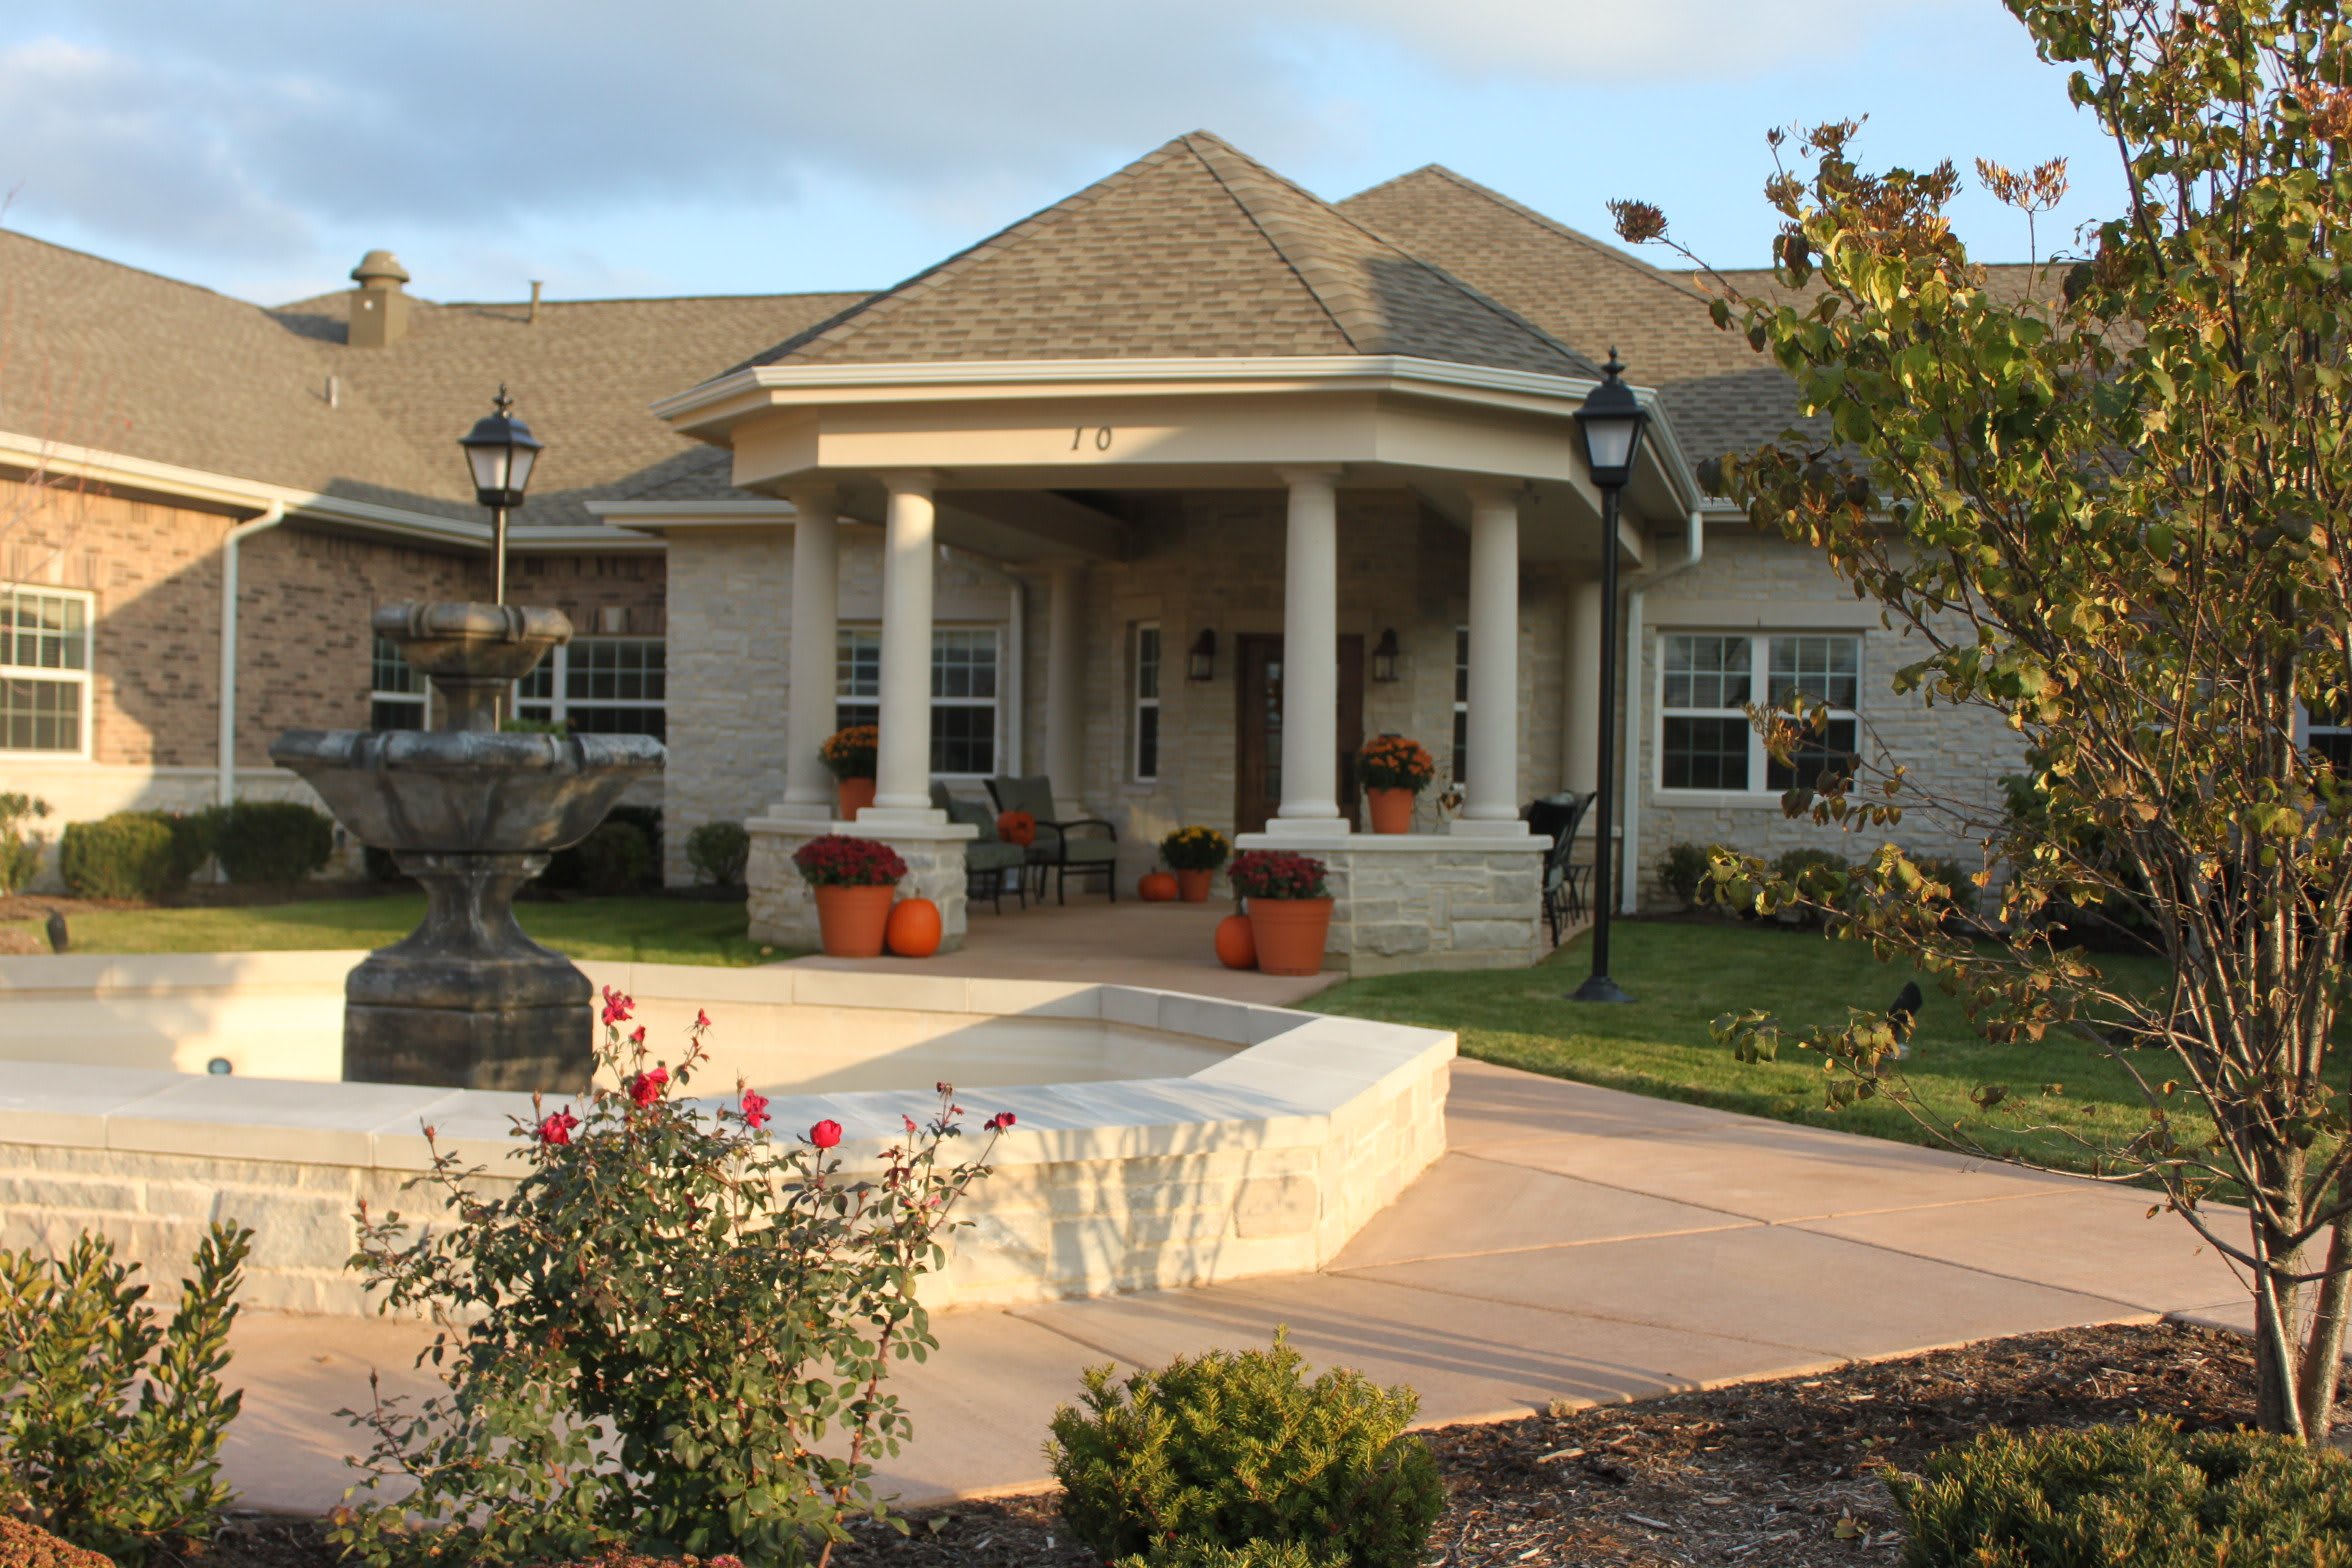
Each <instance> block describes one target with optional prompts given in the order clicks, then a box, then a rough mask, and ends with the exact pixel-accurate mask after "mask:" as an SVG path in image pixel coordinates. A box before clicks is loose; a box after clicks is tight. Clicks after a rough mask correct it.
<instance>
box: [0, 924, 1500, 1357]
mask: <svg viewBox="0 0 2352 1568" xmlns="http://www.w3.org/2000/svg"><path fill="white" fill-rule="evenodd" d="M19 962H35V960H20V961H19ZM614 967H623V968H627V967H632V966H597V970H596V972H597V974H598V975H599V976H600V977H606V978H611V976H609V975H608V973H607V971H608V969H609V968H614ZM811 974H812V975H813V976H815V977H817V978H820V979H821V980H822V981H823V982H824V985H825V991H826V995H827V996H828V997H829V998H830V999H831V1000H832V1003H833V1005H836V1006H854V1005H859V1004H858V1003H857V1001H856V999H855V997H854V996H853V994H852V993H853V992H854V991H855V990H856V988H857V987H859V986H863V987H866V988H867V994H868V1000H867V1001H866V1002H865V1003H864V1004H863V1005H870V1006H877V1007H886V1008H892V1009H899V1010H904V1009H910V1008H911V1009H924V1008H941V1009H945V1010H948V1011H953V1012H965V1011H970V1012H979V1013H986V1014H991V1015H998V1016H1021V1015H1025V1016H1031V1017H1064V1018H1071V1017H1076V1018H1101V1019H1105V1020H1109V1021H1112V1022H1117V1023H1120V1024H1124V1025H1127V1026H1131V1027H1135V1028H1142V1029H1158V1030H1166V1031H1169V1032H1171V1033H1175V1034H1181V1035H1186V1036H1190V1037H1195V1038H1203V1039H1209V1040H1216V1041H1221V1042H1223V1043H1226V1044H1229V1045H1232V1046H1234V1047H1236V1050H1235V1052H1234V1054H1233V1055H1231V1056H1229V1057H1227V1058H1226V1059H1225V1060H1223V1061H1221V1062H1219V1063H1217V1064H1216V1065H1214V1066H1211V1067H1208V1068H1206V1069H1203V1070H1202V1071H1200V1072H1197V1073H1195V1074H1193V1075H1191V1076H1190V1077H1184V1078H1160V1079H1148V1080H1129V1081H1123V1082H1108V1083H1073V1084H1063V1085H1055V1086H1046V1087H1040V1088H1011V1089H1004V1090H982V1091H975V1092H974V1096H973V1099H974V1102H975V1113H976V1115H984V1114H987V1113H988V1112H990V1111H993V1110H996V1109H1010V1110H1012V1111H1014V1112H1015V1113H1016V1114H1017V1115H1018V1117H1019V1127H1018V1130H1017V1131H1016V1133H1015V1134H1014V1135H1012V1136H1010V1137H1008V1138H1007V1139H1006V1140H1005V1141H1004V1142H1003V1143H1002V1144H1001V1145H1000V1146H999V1147H998V1150H997V1152H996V1156H995V1160H994V1164H995V1167H996V1168H995V1174H994V1175H992V1176H991V1177H990V1178H989V1179H988V1180H987V1181H986V1182H984V1183H982V1184H981V1185H980V1186H979V1187H977V1188H975V1189H974V1191H973V1193H972V1194H971V1196H970V1198H969V1199H968V1200H967V1207H966V1208H965V1210H964V1217H965V1218H968V1219H970V1220H971V1221H972V1222H973V1224H972V1226H971V1227H970V1228H969V1229H966V1230H963V1231H960V1232H958V1233H956V1235H955V1236H954V1237H953V1239H952V1241H951V1243H950V1261H949V1263H948V1266H947V1268H946V1269H945V1271H944V1272H943V1273H942V1274H940V1275H938V1276H935V1277H934V1278H933V1279H932V1280H931V1281H929V1282H928V1283H927V1284H926V1285H925V1287H924V1294H925V1297H926V1300H927V1301H928V1303H929V1304H930V1305H932V1306H935V1307H938V1306H949V1305H975V1304H1013V1303H1019V1302H1031V1301H1042V1300H1051V1299H1054V1298H1056V1297H1063V1296H1076V1295H1091V1294H1098V1293H1105V1292H1110V1291H1117V1290H1134V1289H1144V1288H1151V1287H1160V1286H1174V1285H1191V1284H1206V1283H1212V1282H1215V1281H1220V1280H1232V1279H1241V1278H1247V1277H1249V1276H1252V1275H1259V1274H1270V1273H1285V1272H1304V1271H1306V1270H1310V1269H1314V1268H1318V1267H1321V1266H1322V1265H1324V1264H1325V1263H1328V1262H1329V1261H1330V1260H1331V1259H1332V1258H1333V1257H1335V1256H1336V1255H1337V1254H1338V1252H1339V1251H1340V1249H1341V1248H1342V1247H1344V1246H1345V1245H1346V1244H1347V1242H1348V1240H1349V1239H1350V1238H1351V1237H1353V1236H1354V1235H1355V1233H1356V1231H1357V1230H1358V1229H1359V1228H1361V1226H1362V1225H1363V1224H1364V1222H1365V1221H1366V1220H1368V1219H1369V1218H1370V1217H1371V1216H1372V1215H1373V1214H1375V1213H1377V1212H1379V1210H1381V1209H1382V1208H1384V1207H1385V1206H1387V1205H1388V1204H1389V1203H1390V1202H1392V1201H1393V1200H1394V1199H1395V1198H1396V1197H1397V1196H1398V1194H1400V1193H1401V1192H1402V1191H1403V1190H1404V1189H1405V1188H1406V1187H1407V1186H1409V1185H1411V1183H1412V1182H1413V1180H1414V1179H1415V1178H1416V1177H1418V1176H1419V1175H1420V1173H1421V1172H1422V1171H1424V1170H1425V1169H1427V1168H1428V1166H1429V1165H1430V1164H1431V1163H1433V1162H1434V1161H1435V1160H1436V1159H1437V1158H1438V1157H1439V1155H1441V1154H1442V1153H1444V1150H1445V1121H1444V1117H1445V1100H1446V1087H1447V1080H1448V1074H1449V1067H1450V1062H1451V1058H1452V1056H1453V1054H1454V1039H1453V1036H1452V1035H1450V1034H1439V1033H1435V1032H1432V1031H1429V1030H1422V1029H1410V1028H1405V1027H1403V1026H1400V1025H1393V1024H1381V1023H1373V1022H1369V1021H1366V1020H1361V1019H1349V1018H1318V1017H1311V1016H1309V1015H1305V1014H1300V1013H1292V1012H1286V1011H1283V1010H1281V1009H1276V1008H1265V1007H1253V1006H1248V1005H1245V1004H1241V1003H1234V1002H1224V1001H1218V1000H1213V999H1210V998H1204V997H1197V996H1187V995H1182V994H1178V993H1173V992H1159V991H1148V990H1142V989H1137V988H1131V987H1120V986H1094V985H1083V984H1057V983H1045V982H1015V981H988V980H970V981H965V980H958V979H952V978H945V977H941V978H934V977H905V976H865V975H856V974H850V973H841V972H832V971H812V972H811ZM633 976H634V978H631V977H630V976H626V975H624V976H620V977H619V978H620V979H621V980H622V982H623V983H624V984H626V985H628V986H629V987H630V988H632V989H634V990H636V991H637V992H638V993H639V995H640V996H641V998H642V997H643V996H645V995H646V994H647V993H648V992H649V991H650V990H651V988H652V986H653V985H654V984H655V983H657V981H656V977H659V978H658V983H659V984H661V985H663V986H665V987H667V988H668V989H667V993H666V994H668V995H671V996H674V997H678V998H689V999H695V1000H709V1001H710V1003H711V1006H712V1007H713V1009H714V1010H716V1009H718V1008H719V1007H720V1006H721V1005H722V1003H723V1002H724V1000H725V993H728V992H730V991H743V992H745V993H747V994H748V993H758V994H760V995H762V996H763V997H766V998H767V999H768V1000H770V1001H773V1000H776V999H777V996H776V995H773V994H771V993H778V992H781V995H782V996H783V997H784V998H786V999H788V998H789V995H790V987H791V986H792V985H793V984H794V983H795V977H794V976H793V975H792V972H791V971H789V970H768V971H757V970H754V971H741V972H736V971H714V972H697V971H681V970H679V969H677V968H675V967H670V966H655V965H637V966H633ZM714 976H716V977H717V978H714ZM927 1098H928V1090H927V1089H925V1090H919V1091H918V1090H915V1089H909V1090H907V1091H902V1092H889V1093H885V1092H872V1091H869V1092H861V1093H849V1094H833V1095H827V1096H824V1097H822V1098H820V1099H812V1100H809V1101H806V1102H796V1101H794V1100H792V1099H790V1098H786V1097H782V1096H779V1097H778V1098H777V1099H776V1101H775V1104H774V1107H773V1110H774V1113H775V1115H776V1116H777V1118H778V1120H779V1122H780V1124H782V1125H784V1126H787V1127H795V1126H799V1125H801V1124H803V1123H804V1122H806V1121H809V1120H813V1119H815V1118H816V1117H818V1116H831V1117H834V1118H836V1119H838V1120H840V1121H841V1122H842V1123H843V1124H844V1125H845V1126H846V1127H847V1128H848V1130H849V1136H848V1137H847V1138H846V1139H845V1140H844V1141H843V1143H842V1145H841V1148H840V1151H839V1152H840V1156H841V1158H842V1159H843V1161H844V1164H845V1170H846V1173H847V1175H848V1177H849V1179H851V1180H857V1179H864V1178H868V1177H871V1176H874V1175H878V1174H879V1171H880V1169H881V1165H882V1158H881V1151H882V1149H883V1147H884V1145H885V1142H886V1141H887V1140H888V1139H889V1138H893V1137H895V1136H896V1135H897V1128H898V1125H899V1124H898V1113H899V1112H900V1111H902V1110H904V1109H905V1108H907V1106H909V1105H910V1104H914V1105H919V1104H920V1103H921V1102H922V1101H924V1100H926V1099H927ZM530 1107H531V1102H530V1098H529V1097H528V1096H526V1095H521V1094H498V1093H487V1092H478V1091H457V1090H441V1089H432V1088H413V1087H407V1086H401V1085H389V1084H342V1083H298V1082H290V1081H285V1080H269V1079H248V1078H237V1079H224V1078H209V1077H205V1076H202V1075H188V1074H177V1073H169V1072H161V1071H142V1070H137V1069H125V1068H119V1067H107V1068H100V1067H88V1066H78V1065H71V1064H43V1065H42V1067H41V1068H40V1070H39V1071H38V1072H36V1073H31V1074H27V1075H25V1076H24V1077H23V1079H22V1080H21V1081H19V1082H18V1083H17V1085H16V1086H15V1087H14V1088H11V1089H9V1090H7V1091H6V1092H5V1093H4V1094H0V1246H5V1247H11V1248H23V1247H33V1248H36V1249H40V1250H43V1251H49V1250H55V1249H62V1248H63V1247H65V1246H68V1245H70V1244H71V1242H72V1239H73V1238H74V1237H75V1236H77V1235H78V1234H80V1233H81V1232H83V1231H84V1230H96V1231H99V1232H102V1233H103V1234H106V1235H108V1236H110V1237H112V1238H113V1239H114V1240H115V1242H116V1244H117V1245H118V1247H119V1248H120V1249H121V1250H122V1252H123V1254H124V1256H125V1257H126V1258H127V1259H129V1260H131V1261H136V1262H138V1263H140V1264H142V1265H143V1266H144V1267H145V1268H146V1270H147V1271H148V1275H149V1277H150V1278H151V1279H153V1280H154V1281H156V1282H157V1283H158V1284H159V1285H164V1286H168V1283H169V1282H171V1281H174V1280H177V1279H178V1278H180V1277H181V1274H182V1272H183V1270H184V1268H185V1265H186V1262H187V1259H188V1257H189V1255H190V1254H191V1253H192V1252H193V1251H194V1249H195V1246H196V1244H197V1242H198V1241H199V1240H200V1239H201V1237H202V1235H203V1233H204V1228H205V1226H206V1225H207V1223H209V1222H210V1221H212V1220H214V1219H221V1220H229V1221H235V1222H237V1223H240V1224H245V1225H250V1226H252V1227H253V1228H254V1230H255V1231H256V1233H257V1234H256V1238H255V1246H254V1252H253V1255H252V1258H251V1260H250V1262H249V1263H248V1265H247V1269H246V1274H247V1280H246V1285H245V1289H244V1293H243V1297H242V1299H243V1300H244V1302H245V1303H246V1304H247V1305H249V1306H253V1307H257V1308H267V1309H276V1310H287V1311H298V1312H321V1313H337V1314H346V1315H359V1314H363V1313H367V1312H371V1311H372V1310H373V1306H372V1304H371V1303H370V1302H369V1301H368V1300H367V1299H366V1298H365V1295H364V1293H363V1291H362V1290H361V1288H360V1285H359V1282H358V1281H357V1279H356V1278H355V1277H354V1276H352V1275H350V1274H349V1273H348V1272H346V1270H345V1268H344V1260H345V1259H346V1258H348V1257H349V1255H350V1254H351V1252H352V1250H353V1244H354V1240H355V1237H354V1232H353V1223H352V1217H353V1211H354V1209H355V1208H356V1206H357V1205H358V1203H359V1202H361V1201H362V1200H365V1201H366V1202H367V1203H368V1204H369V1205H370V1206H371V1208H374V1209H377V1210H379V1211H380V1210H383V1209H386V1208H397V1209H399V1210H400V1211H401V1212H402V1213H403V1214H405V1215H408V1216H409V1217H410V1218H411V1219H412V1220H415V1221H417V1222H420V1223H439V1222H441V1221H442V1220H443V1219H444V1218H445V1214H444V1212H443V1211H442V1210H441V1208H440V1207H439V1205H437V1204H436V1203H435V1202H434V1201H433V1199H432V1198H431V1196H430V1195H429V1194H427V1193H425V1192H423V1191H421V1190H420V1191H404V1190H403V1188H404V1184H405V1183H406V1182H407V1181H408V1180H409V1179H410V1178H411V1177H413V1176H415V1175H417V1174H418V1173H420V1172H422V1171H424V1170H426V1169H427V1168H428V1165H429V1161H430V1154H429V1150H428V1147H427V1144H426V1140H425V1138H424V1136H423V1134H422V1131H421V1128H422V1126H423V1125H424V1124H427V1123H430V1124H431V1125H433V1126H434V1128H435V1129H436V1132H437V1134H438V1136H439V1138H440V1141H441V1144H442V1146H443V1147H445V1148H453V1149H455V1150H456V1151H457V1152H458V1153H459V1154H460V1156H461V1157H462V1158H463V1159H464V1160H465V1162H466V1163H468V1164H481V1165H487V1166H490V1167H491V1168H493V1169H495V1168H496V1167H497V1165H498V1164H499V1163H500V1162H501V1161H502V1159H503V1156H504V1153H505V1151H506V1150H508V1149H511V1148H512V1147H514V1142H513V1132H512V1119H513V1118H514V1117H516V1116H527V1115H528V1112H529V1110H530ZM505 1179H506V1178H503V1177H492V1178H490V1180H491V1181H492V1182H493V1183H496V1182H499V1181H503V1180H505Z"/></svg>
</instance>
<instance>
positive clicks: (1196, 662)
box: [1184, 627, 1217, 681]
mask: <svg viewBox="0 0 2352 1568" xmlns="http://www.w3.org/2000/svg"><path fill="white" fill-rule="evenodd" d="M1184 677H1185V679H1187V680H1194V681H1213V680H1215V679H1216V678H1217V634H1216V633H1215V632H1213V631H1210V630H1209V629H1208V628H1206V627H1203V628H1202V629H1201V634H1200V635H1199V636H1198V637H1195V638H1194V639H1193V640H1192V652H1190V653H1188V654H1186V655H1185V656H1184Z"/></svg>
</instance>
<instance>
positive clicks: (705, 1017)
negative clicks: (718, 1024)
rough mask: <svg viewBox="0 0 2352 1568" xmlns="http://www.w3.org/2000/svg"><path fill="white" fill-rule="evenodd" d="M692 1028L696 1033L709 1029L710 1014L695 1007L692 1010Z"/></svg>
mask: <svg viewBox="0 0 2352 1568" xmlns="http://www.w3.org/2000/svg"><path fill="white" fill-rule="evenodd" d="M694 1027H695V1029H696V1030H698V1031H699V1030H703V1029H708V1028H709V1027H710V1014H708V1013H706V1012H704V1011H703V1010H702V1009H701V1008H699V1007H697V1008H696V1009H695V1010H694Z"/></svg>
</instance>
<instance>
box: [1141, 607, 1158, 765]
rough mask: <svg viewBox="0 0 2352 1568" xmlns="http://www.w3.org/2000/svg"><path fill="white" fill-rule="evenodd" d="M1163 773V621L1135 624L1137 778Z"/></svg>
mask: <svg viewBox="0 0 2352 1568" xmlns="http://www.w3.org/2000/svg"><path fill="white" fill-rule="evenodd" d="M1159 776H1160V623H1159V622H1157V621H1139V622H1137V623H1136V627H1135V781H1136V782H1137V783H1138V784H1149V783H1151V782H1152V781H1154V780H1156V779H1157V778H1158V777H1159Z"/></svg>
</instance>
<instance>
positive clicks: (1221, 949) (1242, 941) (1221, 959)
mask: <svg viewBox="0 0 2352 1568" xmlns="http://www.w3.org/2000/svg"><path fill="white" fill-rule="evenodd" d="M1217 962H1218V963H1220V964H1223V965H1224V966H1225V967H1226V968H1228V969H1255V968H1257V967H1258V938H1257V933H1256V932H1254V931H1252V930H1250V923H1249V916H1247V915H1227V916H1226V917H1225V918H1224V919H1222V920H1220V921H1218V922H1217Z"/></svg>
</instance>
